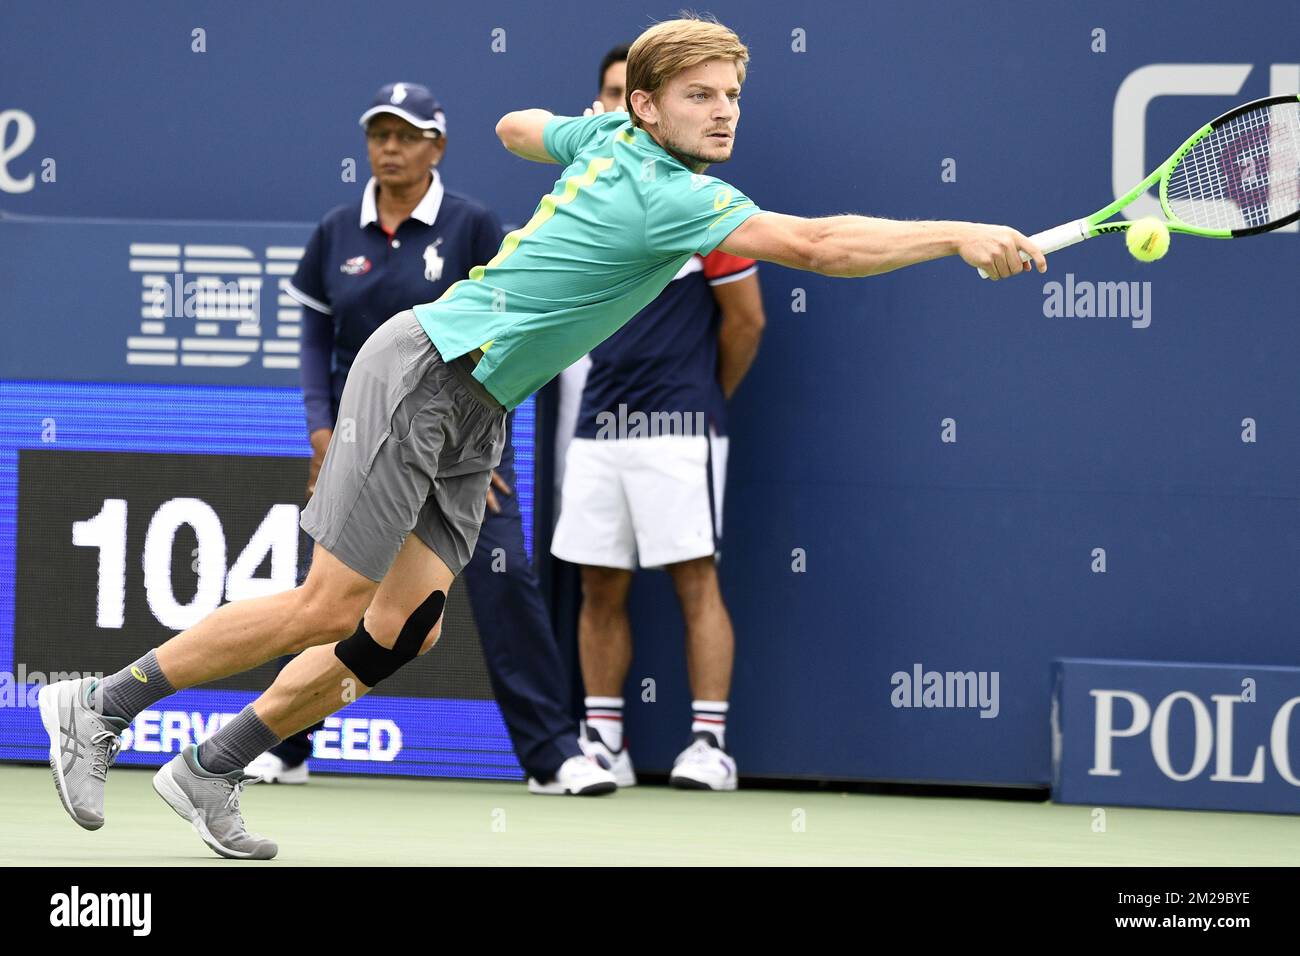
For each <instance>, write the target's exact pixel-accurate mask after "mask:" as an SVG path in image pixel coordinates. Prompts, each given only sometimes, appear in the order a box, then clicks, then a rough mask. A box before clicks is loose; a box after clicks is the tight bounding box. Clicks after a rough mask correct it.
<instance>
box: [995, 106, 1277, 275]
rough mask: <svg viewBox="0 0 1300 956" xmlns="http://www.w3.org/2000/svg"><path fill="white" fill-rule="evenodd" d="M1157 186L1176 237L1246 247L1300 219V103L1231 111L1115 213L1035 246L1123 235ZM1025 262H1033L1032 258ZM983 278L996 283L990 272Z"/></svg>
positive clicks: (1103, 213) (1050, 232) (1051, 247)
mask: <svg viewBox="0 0 1300 956" xmlns="http://www.w3.org/2000/svg"><path fill="white" fill-rule="evenodd" d="M1157 182H1158V183H1159V184H1160V187H1159V188H1160V208H1161V209H1163V210H1164V214H1165V219H1166V223H1165V225H1167V226H1168V227H1169V231H1170V232H1181V233H1186V234H1187V235H1190V236H1204V237H1206V238H1208V239H1240V238H1241V237H1242V236H1253V235H1256V234H1258V233H1261V232H1268V231H1269V230H1270V229H1277V228H1278V227H1279V226H1285V225H1286V224H1287V223H1289V222H1295V221H1296V220H1297V219H1300V95H1287V96H1269V97H1266V98H1265V99H1262V100H1254V101H1253V102H1250V103H1244V104H1242V105H1241V106H1238V107H1237V108H1236V109H1231V110H1229V111H1228V112H1226V113H1224V114H1223V115H1222V116H1220V117H1219V118H1218V119H1215V120H1211V121H1210V122H1209V123H1206V124H1205V125H1204V126H1202V127H1201V128H1200V129H1198V130H1197V131H1196V132H1195V133H1193V134H1192V135H1191V136H1189V137H1188V138H1187V141H1186V142H1185V143H1183V145H1182V146H1179V147H1178V149H1176V150H1175V151H1174V154H1173V155H1172V156H1170V157H1169V158H1168V159H1166V160H1165V161H1164V162H1163V163H1161V164H1160V166H1159V167H1158V168H1157V169H1155V170H1154V171H1153V172H1152V173H1151V175H1149V176H1147V178H1146V179H1144V180H1142V182H1140V183H1138V184H1137V185H1136V186H1134V187H1133V188H1132V189H1130V190H1129V191H1128V192H1127V193H1125V194H1124V195H1123V196H1121V197H1120V198H1119V199H1116V200H1115V201H1114V202H1113V203H1111V204H1110V205H1109V206H1105V207H1103V208H1101V209H1098V210H1097V211H1096V212H1094V213H1093V214H1092V215H1091V216H1087V217H1086V218H1083V219H1076V220H1074V222H1067V223H1065V224H1063V225H1060V226H1056V227H1055V228H1053V229H1047V230H1044V231H1043V232H1040V233H1036V234H1035V235H1032V236H1030V237H1029V238H1030V239H1032V240H1033V241H1034V243H1035V244H1037V246H1038V247H1039V248H1040V249H1042V250H1043V252H1044V253H1051V252H1056V251H1057V250H1058V249H1064V248H1065V247H1066V246H1072V245H1074V244H1075V243H1076V242H1082V241H1083V240H1084V239H1091V238H1092V237H1093V236H1100V235H1102V234H1103V233H1110V232H1123V231H1124V230H1126V229H1128V227H1129V226H1130V225H1131V223H1129V222H1128V221H1126V220H1122V221H1120V222H1106V220H1107V219H1109V218H1110V217H1111V216H1113V215H1115V214H1116V213H1117V212H1119V211H1120V210H1121V209H1123V208H1124V207H1125V206H1127V205H1128V204H1129V203H1131V202H1133V200H1135V199H1137V198H1138V197H1139V196H1141V195H1142V194H1143V193H1145V192H1146V191H1147V190H1148V189H1150V188H1151V187H1152V186H1153V185H1155V184H1156V183H1157ZM1020 258H1021V259H1022V260H1024V261H1026V262H1028V261H1029V256H1028V255H1027V254H1026V253H1024V252H1021V253H1020ZM979 274H980V278H982V279H987V278H988V273H987V272H985V271H984V270H983V269H980V270H979Z"/></svg>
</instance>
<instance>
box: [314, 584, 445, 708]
mask: <svg viewBox="0 0 1300 956" xmlns="http://www.w3.org/2000/svg"><path fill="white" fill-rule="evenodd" d="M446 603H447V595H446V594H444V593H443V592H442V591H434V592H433V593H432V594H430V595H429V596H428V597H427V598H425V601H424V603H423V604H421V605H420V606H419V607H417V608H416V609H415V611H414V612H413V613H412V614H411V616H410V617H408V618H407V619H406V623H405V624H404V625H402V630H401V633H399V634H398V635H397V640H396V641H394V642H393V646H392V648H387V647H384V646H383V645H382V644H378V643H376V641H375V639H374V638H373V637H371V636H370V634H369V633H368V632H367V631H366V622H365V619H364V618H362V620H361V623H360V624H358V625H357V632H356V633H355V634H353V635H352V636H351V637H349V638H348V639H347V640H346V641H339V642H338V643H337V644H335V645H334V656H335V657H337V658H338V659H339V660H340V661H342V662H343V666H344V667H346V668H347V669H348V670H350V671H351V672H352V673H354V674H356V675H357V679H358V680H360V681H361V683H363V684H365V685H366V686H367V687H374V686H375V685H377V684H378V683H379V682H380V681H382V680H384V679H385V678H388V677H392V676H393V674H395V673H397V671H398V670H399V669H401V668H402V667H404V666H405V665H407V664H409V663H410V662H411V661H413V660H415V658H416V657H418V656H419V654H420V645H421V644H423V643H424V638H425V636H426V635H428V633H429V631H431V630H432V629H433V626H434V625H435V624H437V623H438V619H439V618H440V617H442V609H443V606H444V605H445V604H446Z"/></svg>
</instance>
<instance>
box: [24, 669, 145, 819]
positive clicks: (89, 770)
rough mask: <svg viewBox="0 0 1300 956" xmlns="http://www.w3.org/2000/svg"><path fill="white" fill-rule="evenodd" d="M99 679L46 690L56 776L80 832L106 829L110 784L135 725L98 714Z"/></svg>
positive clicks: (44, 719)
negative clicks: (127, 735) (111, 772)
mask: <svg viewBox="0 0 1300 956" xmlns="http://www.w3.org/2000/svg"><path fill="white" fill-rule="evenodd" d="M97 686H98V681H97V680H96V679H95V678H94V677H84V678H82V679H81V680H61V681H58V682H57V683H54V684H49V685H47V686H45V687H42V688H41V689H40V693H39V694H38V695H37V703H38V704H39V705H40V709H41V723H42V724H43V725H44V726H45V732H46V733H47V734H49V736H50V772H51V773H52V774H54V789H56V790H57V791H58V792H59V799H60V800H61V801H63V809H65V810H67V811H68V816H70V817H72V819H73V820H74V821H75V822H76V823H77V825H78V826H81V827H84V828H85V829H87V830H98V829H99V828H100V827H102V826H103V825H104V782H105V779H106V778H107V776H108V768H109V767H111V766H113V761H115V760H116V759H117V752H118V750H119V749H120V747H121V740H120V738H121V736H122V731H124V730H126V728H127V727H128V726H130V721H128V720H123V719H122V718H120V717H105V716H104V715H103V714H100V713H98V710H99V703H100V702H99V695H98V694H96V693H95V690H96V688H97Z"/></svg>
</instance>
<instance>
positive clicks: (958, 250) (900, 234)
mask: <svg viewBox="0 0 1300 956" xmlns="http://www.w3.org/2000/svg"><path fill="white" fill-rule="evenodd" d="M718 248H719V249H722V250H723V251H724V252H729V253H731V254H732V255H736V256H745V257H747V258H750V259H761V260H763V261H765V262H775V263H777V264H778V265H783V266H789V267H791V268H794V269H803V270H805V271H808V272H817V273H820V274H821V275H827V276H840V277H844V278H854V277H859V276H874V275H880V274H882V273H885V272H892V271H893V270H894V269H901V268H902V267H904V266H910V265H915V264H916V263H918V262H928V261H929V260H931V259H940V258H943V257H944V256H951V255H959V256H961V257H962V259H964V260H965V261H966V263H967V264H969V265H972V266H976V267H978V268H982V269H983V270H984V271H985V272H987V273H988V274H989V276H990V277H991V278H994V279H1002V278H1006V277H1007V276H1011V275H1016V274H1018V273H1020V272H1021V271H1023V270H1024V269H1025V268H1027V267H1028V266H1027V265H1022V264H1021V261H1020V250H1022V249H1023V250H1024V251H1025V252H1026V253H1028V254H1029V255H1030V256H1031V257H1032V260H1033V262H1034V263H1035V264H1036V265H1037V266H1038V271H1039V272H1046V271H1047V260H1046V259H1045V258H1044V257H1043V253H1042V251H1041V250H1040V249H1039V248H1038V247H1037V246H1036V245H1034V243H1033V242H1032V241H1030V240H1029V238H1028V237H1026V236H1024V235H1022V234H1021V233H1019V232H1017V231H1016V230H1014V229H1012V228H1010V227H1008V226H991V225H985V224H984V223H976V222H945V221H935V222H907V221H899V220H894V219H874V218H871V217H868V216H828V217H826V218H824V219H805V218H802V217H800V216H787V215H783V214H781V213H775V212H764V213H760V214H759V215H756V216H751V217H750V218H749V219H746V220H745V221H744V222H743V223H741V224H740V225H739V226H737V227H736V228H735V229H734V230H733V231H732V233H731V234H730V235H729V236H727V238H726V239H725V240H723V242H722V244H721V245H719V246H718Z"/></svg>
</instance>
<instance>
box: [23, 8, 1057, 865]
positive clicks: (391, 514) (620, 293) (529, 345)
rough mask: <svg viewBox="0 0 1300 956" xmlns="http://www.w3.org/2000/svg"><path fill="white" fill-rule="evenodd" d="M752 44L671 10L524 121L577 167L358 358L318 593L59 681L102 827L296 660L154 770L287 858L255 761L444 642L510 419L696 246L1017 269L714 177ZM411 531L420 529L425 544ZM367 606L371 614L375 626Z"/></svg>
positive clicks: (973, 227)
mask: <svg viewBox="0 0 1300 956" xmlns="http://www.w3.org/2000/svg"><path fill="white" fill-rule="evenodd" d="M748 59H749V53H748V50H747V49H746V48H745V46H744V44H742V43H741V42H740V39H739V38H738V37H737V36H736V35H735V34H734V33H733V32H732V31H731V30H729V29H727V28H726V27H725V26H723V25H721V24H719V23H717V22H714V21H710V20H703V19H698V18H686V19H678V20H668V21H665V22H662V23H659V24H656V25H655V26H653V27H651V28H649V29H648V30H646V31H645V32H644V33H643V34H641V36H640V37H638V38H637V40H636V42H635V43H634V44H633V45H632V49H631V52H630V54H629V57H628V65H627V91H628V92H627V104H626V105H627V107H628V112H627V113H622V112H617V113H601V114H595V115H592V116H587V117H556V116H552V115H551V114H550V113H548V112H547V111H545V110H540V109H529V110H523V111H520V112H514V113H508V114H507V115H506V116H504V117H502V119H501V120H500V122H499V123H498V124H497V135H498V136H499V137H500V139H501V141H502V143H503V144H504V145H505V146H506V148H507V149H509V150H510V151H511V152H513V153H515V154H517V155H519V156H522V157H524V158H526V159H530V160H535V161H537V162H544V163H558V164H559V165H561V166H562V167H564V171H563V173H562V174H561V177H560V179H558V180H557V181H556V184H555V188H554V189H553V190H552V191H551V192H550V194H548V195H546V196H544V197H542V200H541V202H540V203H539V204H538V206H537V210H536V212H535V213H534V214H533V217H532V218H531V219H530V220H529V221H528V222H527V223H526V224H525V225H524V226H523V227H522V228H520V229H517V230H516V231H514V232H512V233H510V234H509V235H507V236H506V238H505V240H504V241H503V242H502V244H501V248H500V250H499V251H498V252H497V254H496V255H495V256H494V257H493V258H492V259H491V261H489V262H488V263H487V264H486V265H483V266H476V267H475V268H474V269H472V270H471V271H470V275H469V278H468V279H465V280H462V281H460V282H457V283H455V284H454V285H452V286H451V287H450V288H449V289H448V290H447V291H446V292H445V293H444V294H443V295H442V296H441V298H439V299H438V300H437V301H436V302H431V303H428V304H426V305H420V306H417V307H416V308H415V309H414V310H412V311H408V312H403V313H400V314H399V315H397V316H394V317H393V318H392V319H391V320H390V321H388V322H386V323H384V324H383V325H382V326H381V327H380V328H379V329H378V330H377V331H376V332H375V333H374V334H373V335H372V336H370V338H369V339H367V340H366V343H365V345H364V346H362V348H361V350H360V351H359V352H358V354H357V357H356V361H355V362H354V364H353V367H352V371H351V374H350V375H349V377H348V381H347V385H346V387H345V389H344V392H343V397H342V400H341V404H340V408H339V418H340V420H343V419H351V420H352V421H353V422H355V433H354V434H353V436H352V437H353V440H352V441H342V440H341V437H340V434H339V433H337V432H336V433H335V436H334V438H333V439H332V440H331V441H330V445H329V450H328V451H327V453H326V456H325V461H324V464H323V465H322V466H321V473H320V477H319V479H318V480H317V484H316V494H315V495H314V496H313V497H312V500H311V503H310V504H309V505H308V507H307V509H306V510H305V511H304V512H303V516H302V526H303V528H304V529H305V530H306V531H307V532H308V533H309V534H310V535H311V536H312V537H313V539H315V541H316V548H315V551H314V554H313V561H312V568H311V573H310V574H309V575H308V577H307V580H306V581H305V582H304V583H303V585H302V586H301V587H298V588H295V589H293V590H291V591H284V592H281V593H279V594H274V595H268V596H266V597H259V598H251V599H248V600H244V601H236V602H233V603H231V604H227V605H225V606H223V607H220V608H218V609H217V610H216V611H214V612H213V613H212V614H210V615H208V616H207V617H206V618H204V619H203V620H202V621H200V622H199V623H198V624H197V625H195V626H194V627H192V628H190V629H189V630H187V631H183V632H182V633H180V634H178V635H177V636H176V637H174V638H172V639H171V640H169V641H167V642H166V643H165V644H163V645H162V646H161V647H159V648H157V649H156V650H153V651H150V652H149V653H148V654H146V655H145V656H144V657H142V658H140V659H139V660H137V661H135V662H133V663H131V664H129V665H128V666H127V667H124V668H123V669H122V670H121V671H119V672H117V673H116V674H113V675H111V676H109V677H107V678H105V679H104V680H103V681H102V682H101V681H96V680H95V679H94V678H86V679H84V680H82V681H63V682H60V683H57V684H51V685H49V686H47V687H45V688H43V689H42V691H41V694H40V709H41V718H42V722H43V723H44V725H45V728H46V730H47V732H48V733H49V735H50V765H51V770H52V771H53V775H54V780H55V785H56V788H57V790H58V792H59V795H60V798H61V800H62V802H63V805H64V808H65V809H66V810H67V811H68V813H69V814H70V815H71V816H72V817H73V819H74V820H75V821H76V822H78V823H79V824H80V825H82V826H83V827H85V828H87V829H97V828H98V827H100V826H102V825H103V821H104V783H105V779H106V777H107V773H108V769H109V767H110V766H111V764H112V762H113V759H114V758H115V756H116V753H117V748H118V746H119V743H118V738H119V735H120V734H121V732H122V731H123V730H125V729H126V727H127V726H128V725H129V723H130V721H131V720H132V719H134V717H135V715H136V714H137V713H139V712H140V711H141V710H143V709H145V708H146V707H150V706H152V705H153V704H154V703H156V702H157V701H159V700H161V699H162V698H164V697H166V696H168V695H169V694H171V693H173V692H174V691H175V690H179V689H182V688H187V687H193V686H195V685H198V684H204V683H207V682H209V681H213V680H217V679H219V678H222V677H227V676H229V675H231V674H237V673H240V672H242V671H246V670H249V669H250V668H253V667H255V666H257V665H259V664H262V663H264V662H266V661H268V660H270V659H272V658H275V657H278V656H280V655H282V654H286V653H295V652H302V653H300V654H299V656H298V658H297V659H296V660H294V661H293V662H292V663H291V664H289V665H288V666H287V667H286V668H285V669H284V670H283V671H281V672H280V674H279V676H278V677H277V678H276V680H275V682H274V683H273V684H272V685H271V687H270V688H268V689H267V691H266V692H265V693H264V694H262V696H261V697H259V698H258V699H257V700H256V701H254V702H253V703H252V704H250V705H249V706H248V707H246V708H245V709H244V710H243V712H242V713H240V714H239V715H237V716H236V717H235V718H234V719H233V720H232V721H231V722H230V723H228V724H226V725H225V726H224V727H222V728H221V729H220V730H219V731H217V732H216V733H215V734H213V735H212V736H211V737H210V738H208V739H207V740H206V741H204V742H203V744H202V745H199V746H195V745H190V746H188V747H186V748H185V749H184V750H183V751H182V752H181V753H179V754H178V755H177V756H176V757H174V758H173V759H172V761H171V762H170V763H168V764H166V765H164V766H163V767H162V769H160V770H159V771H158V773H157V775H156V776H155V777H154V788H155V790H157V791H158V793H159V795H160V796H162V798H163V799H164V800H165V801H166V802H167V803H168V804H169V805H170V806H171V807H172V809H173V810H175V811H176V812H177V813H178V814H179V815H180V816H181V817H182V818H183V819H185V820H186V821H187V822H189V823H191V824H192V825H193V826H194V828H195V830H196V831H197V832H198V833H199V835H200V836H201V837H202V839H203V840H204V842H206V843H207V844H208V846H209V847H211V848H212V849H213V850H214V851H215V852H217V853H218V854H220V855H222V856H227V857H236V858H251V859H270V858H271V857H273V856H275V854H276V852H277V847H276V844H275V843H274V842H272V841H271V840H269V839H266V838H264V837H261V836H258V835H256V834H254V833H251V832H249V831H248V830H247V829H246V827H245V825H244V820H243V817H242V815H241V813H240V810H239V798H240V794H241V791H242V789H243V787H244V785H245V784H246V783H247V782H248V781H249V779H250V778H249V777H248V776H247V775H246V774H245V773H244V772H243V769H242V768H243V767H244V766H245V765H246V764H247V763H248V762H249V761H250V760H252V759H253V758H254V757H256V756H257V755H258V754H260V753H262V752H263V751H265V750H267V749H268V748H270V747H272V746H274V745H275V744H276V743H278V742H279V741H280V740H282V739H283V738H284V737H286V736H288V735H289V734H292V733H294V732H295V731H297V730H300V729H302V728H303V727H309V726H311V725H312V724H314V723H315V722H316V721H318V720H321V719H322V718H324V717H325V716H326V715H328V714H331V713H333V712H334V711H336V710H338V709H339V708H340V707H341V706H343V705H345V704H347V703H349V702H351V701H352V700H355V699H356V698H358V697H360V696H361V695H363V694H365V693H366V692H367V691H369V690H370V689H371V688H373V687H374V686H375V685H376V684H378V683H380V682H381V681H383V680H384V678H386V677H387V676H389V675H391V674H393V673H394V672H396V671H397V670H398V669H399V668H400V667H402V666H403V665H404V664H406V663H408V662H410V661H411V660H413V659H414V658H415V657H416V656H417V655H418V654H421V653H424V652H425V651H427V650H429V648H431V647H432V646H433V644H434V642H435V641H437V639H438V634H439V630H440V626H441V617H442V609H443V605H444V602H445V601H446V595H447V592H448V590H449V589H450V587H451V582H452V580H453V579H454V577H455V576H456V575H457V574H459V573H460V571H461V570H462V569H463V568H464V566H465V564H466V562H467V561H468V560H469V556H470V554H471V552H472V551H473V548H474V543H475V540H476V539H477V537H478V531H479V525H480V524H481V523H482V521H483V511H484V503H485V500H486V497H487V490H488V485H489V482H490V479H491V472H492V468H493V467H495V465H496V464H497V462H498V461H499V460H500V457H501V451H502V446H503V442H504V439H505V416H506V411H507V409H511V408H514V407H515V406H516V405H518V404H519V403H520V402H522V401H523V400H524V399H525V398H526V397H527V396H528V395H530V394H532V393H533V392H534V391H535V390H536V389H538V388H539V387H541V386H542V385H543V384H545V383H546V382H547V381H548V380H549V379H551V378H552V377H553V376H554V375H555V374H556V373H558V372H559V371H560V370H561V369H563V368H566V367H567V366H568V365H570V364H572V363H573V362H574V361H575V360H576V359H577V358H578V357H579V356H581V355H583V354H585V353H586V352H589V351H590V350H591V349H592V348H594V347H595V346H596V345H598V344H599V343H600V342H601V341H603V340H604V339H605V338H607V337H608V336H610V335H611V334H613V333H614V332H615V331H616V330H617V329H618V328H619V327H620V326H621V325H622V324H623V323H625V322H626V321H627V320H628V319H630V318H631V317H632V316H633V315H635V314H636V313H637V312H638V311H640V310H641V309H642V308H643V307H644V306H645V305H646V304H647V303H649V302H650V301H651V300H652V299H653V298H654V297H655V296H656V295H658V293H659V292H660V290H662V289H663V288H664V286H665V285H667V284H668V282H669V281H670V280H671V279H672V277H673V276H674V275H675V274H676V273H677V271H678V270H679V269H680V268H681V267H682V265H683V264H684V263H685V262H686V261H687V260H688V259H689V258H690V257H691V256H693V255H696V254H700V255H707V254H708V253H711V252H712V251H713V250H714V249H723V250H724V251H726V252H729V253H731V254H732V255H736V256H743V257H746V258H751V259H761V260H764V261H768V262H775V263H778V264H780V265H784V266H789V267H792V268H796V269H803V270H807V271H811V272H817V273H820V274H823V275H829V276H844V277H854V276H870V275H878V274H880V273H884V272H889V271H891V270H894V269H898V268H901V267H903V266H909V265H914V264H916V263H921V262H927V261H929V260H932V259H939V258H942V257H944V256H950V255H957V256H960V257H961V258H962V259H963V260H965V262H966V263H968V264H969V265H971V266H975V267H980V268H983V269H984V270H985V271H987V272H988V273H989V274H990V275H991V276H994V277H997V278H1006V277H1008V276H1011V275H1014V274H1016V273H1018V272H1020V271H1022V268H1023V269H1028V268H1030V266H1029V265H1028V264H1026V265H1024V266H1023V267H1022V264H1021V260H1020V252H1021V251H1022V250H1023V251H1024V252H1025V253H1027V254H1028V255H1029V256H1030V257H1031V258H1032V260H1033V263H1034V264H1035V265H1037V267H1038V269H1039V271H1046V269H1047V262H1046V260H1045V259H1044V257H1043V254H1042V252H1041V251H1040V250H1039V249H1038V247H1037V246H1036V245H1035V244H1034V243H1033V242H1031V241H1030V240H1029V239H1028V238H1027V237H1025V236H1024V235H1022V234H1021V233H1019V232H1017V231H1016V230H1014V229H1011V228H1008V227H1006V226H992V225H984V224H979V223H966V222H900V221H891V220H884V219H873V218H867V217H864V216H832V217H829V218H824V219H805V218H801V217H798V216H789V215H782V214H779V213H774V212H763V211H762V210H760V209H759V207H758V206H756V205H755V204H754V203H753V202H752V201H751V200H750V199H749V198H748V197H747V196H746V195H745V194H744V193H742V192H741V191H740V190H739V189H737V188H735V187H734V186H732V185H731V184H729V183H726V182H724V181H723V180H721V179H717V178H716V177H713V176H709V175H706V174H705V172H704V171H705V169H706V168H707V167H708V166H709V165H711V164H713V163H720V162H723V161H725V160H727V159H729V158H730V157H731V153H732V149H733V147H734V144H735V135H736V124H737V120H738V119H739V116H740V107H739V98H740V88H741V84H742V83H743V81H744V78H745V66H746V63H747V62H748ZM412 531H415V534H411V532H412ZM363 615H364V616H363Z"/></svg>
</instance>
